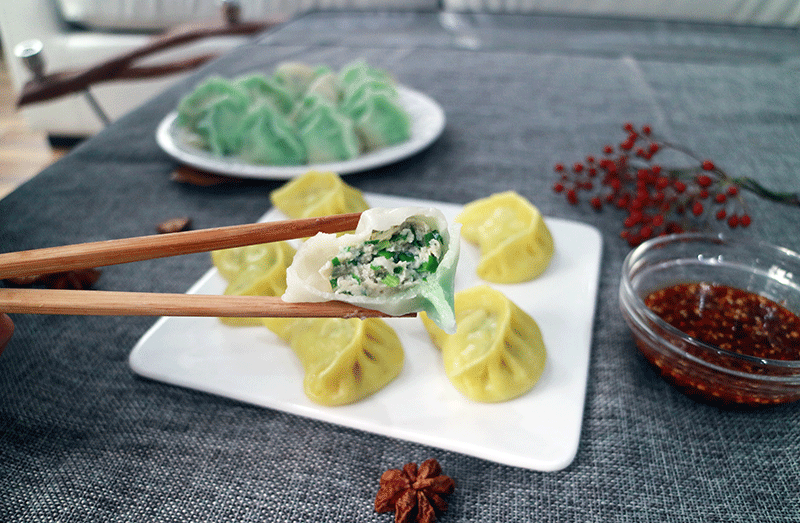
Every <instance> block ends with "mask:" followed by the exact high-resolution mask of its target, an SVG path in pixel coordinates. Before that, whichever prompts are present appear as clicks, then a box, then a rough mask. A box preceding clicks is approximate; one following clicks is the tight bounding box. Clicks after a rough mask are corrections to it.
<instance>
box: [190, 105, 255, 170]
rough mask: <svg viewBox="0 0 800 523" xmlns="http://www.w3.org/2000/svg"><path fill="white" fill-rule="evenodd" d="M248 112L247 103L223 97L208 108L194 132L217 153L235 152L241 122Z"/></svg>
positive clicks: (207, 146)
mask: <svg viewBox="0 0 800 523" xmlns="http://www.w3.org/2000/svg"><path fill="white" fill-rule="evenodd" d="M246 112H247V105H246V104H245V105H242V104H241V103H240V102H239V101H238V100H237V99H234V98H222V99H220V100H217V101H215V102H214V103H213V104H212V105H211V106H210V107H209V108H208V109H207V110H206V112H205V114H204V115H203V116H202V117H201V118H200V121H198V122H197V125H195V127H194V132H195V134H197V135H198V136H200V137H201V138H202V139H203V141H204V144H205V147H206V148H207V149H209V150H210V151H211V152H212V153H214V154H215V155H217V156H226V155H229V154H235V153H236V152H237V150H238V148H239V122H240V121H241V120H242V117H243V116H244V115H245V114H246Z"/></svg>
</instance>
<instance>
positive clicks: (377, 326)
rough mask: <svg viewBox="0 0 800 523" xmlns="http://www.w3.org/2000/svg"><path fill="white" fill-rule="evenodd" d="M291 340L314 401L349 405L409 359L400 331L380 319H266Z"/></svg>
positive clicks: (382, 384) (383, 382) (377, 387)
mask: <svg viewBox="0 0 800 523" xmlns="http://www.w3.org/2000/svg"><path fill="white" fill-rule="evenodd" d="M263 323H264V325H265V326H266V327H267V328H268V329H270V330H271V331H272V332H274V333H275V334H277V335H278V336H279V337H280V338H282V339H283V340H284V341H286V342H287V343H289V345H290V346H291V347H292V350H293V351H294V352H295V354H296V355H297V357H298V358H299V359H300V363H301V364H302V365H303V370H304V371H305V377H304V378H303V390H304V391H305V393H306V396H308V398H309V399H310V400H311V401H314V402H315V403H319V404H322V405H327V406H337V405H347V404H349V403H353V402H356V401H358V400H361V399H363V398H365V397H367V396H369V395H371V394H374V393H375V392H377V391H378V390H380V389H382V388H383V387H385V386H386V385H387V384H388V383H389V382H391V381H392V380H393V379H394V378H396V377H397V375H398V374H399V373H400V370H401V369H402V368H403V361H404V359H405V356H404V353H403V346H402V344H401V343H400V338H399V337H398V336H397V333H395V331H394V330H393V329H392V328H391V327H389V325H388V324H387V323H386V322H385V321H383V320H381V319H380V318H368V319H365V320H359V319H355V318H353V319H341V318H264V319H263Z"/></svg>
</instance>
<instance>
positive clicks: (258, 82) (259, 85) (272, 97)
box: [234, 73, 294, 114]
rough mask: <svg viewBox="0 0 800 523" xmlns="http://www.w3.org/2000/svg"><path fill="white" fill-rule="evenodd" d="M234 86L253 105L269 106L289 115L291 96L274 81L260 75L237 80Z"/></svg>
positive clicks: (291, 105) (291, 103)
mask: <svg viewBox="0 0 800 523" xmlns="http://www.w3.org/2000/svg"><path fill="white" fill-rule="evenodd" d="M234 85H235V86H236V87H238V88H239V89H241V90H243V91H244V92H245V93H247V95H248V96H249V98H250V101H251V103H253V104H254V105H260V104H264V103H266V104H269V105H270V106H272V107H274V108H275V109H277V110H278V111H280V112H281V113H283V114H289V113H290V112H291V111H292V107H293V106H294V100H293V99H292V95H291V94H290V93H289V92H288V91H287V90H286V89H284V88H283V87H282V86H281V85H279V84H278V82H277V81H275V79H274V78H271V77H267V76H264V75H263V74H261V73H253V74H249V75H246V76H242V77H240V78H237V79H236V80H235V81H234Z"/></svg>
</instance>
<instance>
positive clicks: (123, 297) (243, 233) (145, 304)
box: [0, 213, 387, 318]
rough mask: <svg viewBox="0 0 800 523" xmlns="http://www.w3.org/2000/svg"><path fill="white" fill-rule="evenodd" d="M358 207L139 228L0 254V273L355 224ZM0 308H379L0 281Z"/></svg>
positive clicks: (326, 313) (279, 312) (260, 312)
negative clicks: (140, 232) (154, 231)
mask: <svg viewBox="0 0 800 523" xmlns="http://www.w3.org/2000/svg"><path fill="white" fill-rule="evenodd" d="M359 218H360V213H352V214H340V215H334V216H326V217H322V218H307V219H301V220H284V221H278V222H267V223H255V224H246V225H234V226H230V227H218V228H214V229H202V230H197V231H186V232H175V233H169V234H159V235H152V236H139V237H135V238H124V239H119V240H107V241H100V242H92V243H82V244H76V245H65V246H61V247H49V248H45V249H36V250H30V251H20V252H11V253H4V254H0V279H4V278H13V277H22V276H32V275H37V274H49V273H54V272H65V271H70V270H76V269H86V268H91V267H104V266H108V265H116V264H121V263H128V262H134V261H142V260H149V259H154V258H164V257H169V256H177V255H181V254H191V253H198V252H206V251H213V250H218V249H228V248H232V247H242V246H245V245H255V244H259V243H269V242H275V241H281V240H290V239H293V238H304V237H308V236H313V235H314V234H316V233H317V232H327V233H334V232H341V231H348V230H352V229H355V227H356V225H357V224H358V220H359ZM0 312H8V313H21V314H73V315H121V316H230V317H233V316H238V317H284V318H289V317H326V318H334V317H343V318H352V317H358V318H367V317H381V316H387V315H386V314H384V313H382V312H378V311H375V310H371V309H364V308H362V307H357V306H355V305H351V304H347V303H343V302H336V301H332V302H322V303H287V302H284V301H283V300H281V299H280V298H278V297H272V296H220V295H201V294H163V293H143V292H119V291H84V290H54V289H0Z"/></svg>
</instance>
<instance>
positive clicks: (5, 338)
mask: <svg viewBox="0 0 800 523" xmlns="http://www.w3.org/2000/svg"><path fill="white" fill-rule="evenodd" d="M13 335H14V322H13V321H11V318H9V317H8V314H3V313H0V353H2V352H3V349H5V348H6V345H8V342H9V340H11V336H13Z"/></svg>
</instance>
